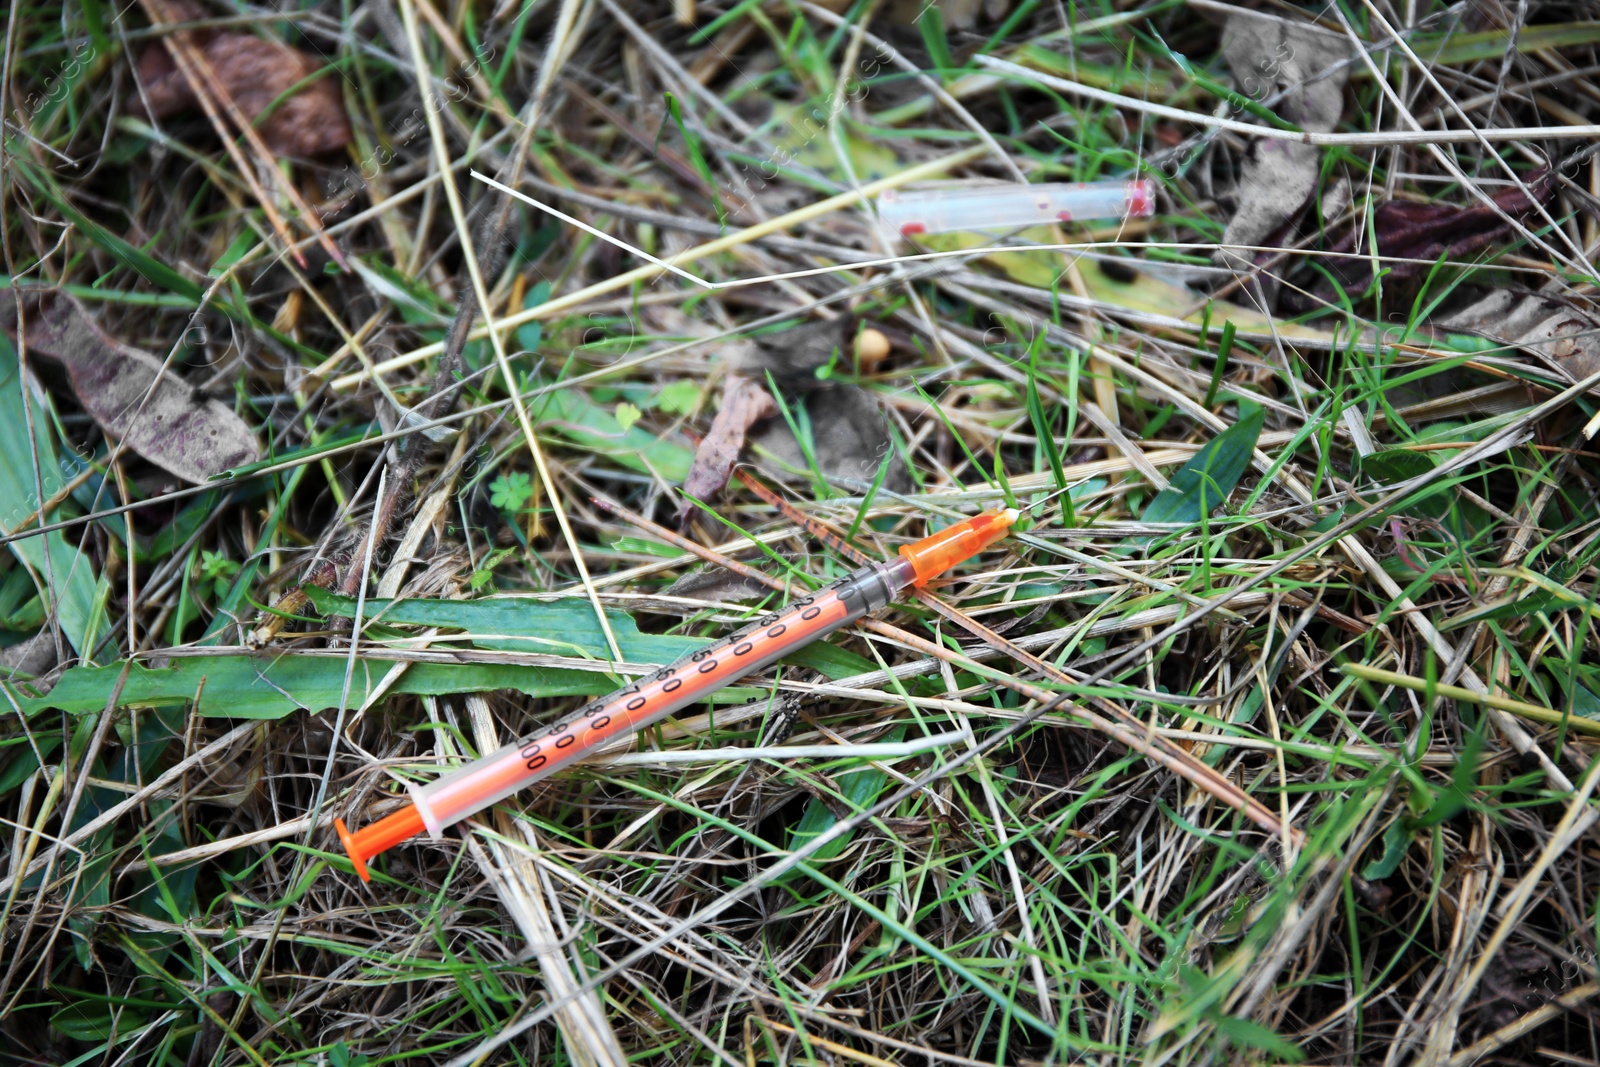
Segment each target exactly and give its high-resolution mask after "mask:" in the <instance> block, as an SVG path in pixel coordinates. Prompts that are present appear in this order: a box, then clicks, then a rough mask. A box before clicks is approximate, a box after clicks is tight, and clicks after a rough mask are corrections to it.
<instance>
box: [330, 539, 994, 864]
mask: <svg viewBox="0 0 1600 1067" xmlns="http://www.w3.org/2000/svg"><path fill="white" fill-rule="evenodd" d="M1017 515H1018V513H1017V512H1016V511H1011V510H1006V511H985V512H983V513H982V514H979V515H975V516H973V517H972V518H970V519H967V520H965V521H963V522H959V523H957V524H955V525H954V526H951V527H949V528H947V529H944V530H941V531H939V532H938V533H936V534H934V535H932V536H931V537H925V538H923V539H922V540H921V541H918V542H916V543H915V544H911V545H907V546H905V547H904V548H902V549H901V550H900V556H899V558H897V559H895V560H893V561H892V562H889V563H869V564H867V565H866V566H865V567H862V568H860V569H859V570H856V571H853V572H851V573H850V574H849V575H847V576H845V577H844V578H841V579H839V580H838V581H837V582H834V583H833V584H832V585H830V586H828V587H827V588H826V589H821V590H818V591H817V592H816V593H813V594H812V595H810V596H806V597H802V598H800V599H799V600H796V601H793V602H791V603H790V604H789V605H788V606H786V607H785V608H784V609H783V610H781V611H778V612H774V613H772V614H770V615H767V616H765V617H763V618H761V619H758V620H756V621H755V622H754V623H752V624H750V625H749V626H746V627H745V628H743V629H742V630H739V631H738V632H737V633H734V634H732V635H730V636H729V637H726V638H724V639H722V640H721V641H718V642H715V643H713V644H711V645H708V646H706V647H705V648H702V649H699V650H697V651H695V652H693V653H690V654H689V655H687V656H684V657H683V658H682V659H679V660H678V661H677V662H675V663H670V664H668V665H667V666H665V667H663V668H661V669H660V670H658V671H656V672H655V673H654V674H650V675H647V676H645V677H643V678H641V679H639V680H638V681H636V682H634V683H633V684H632V685H630V686H628V687H627V688H625V689H620V690H618V691H617V692H615V693H612V694H610V695H608V696H604V697H601V698H599V699H598V700H595V701H592V702H590V703H588V704H585V705H584V706H583V707H581V708H579V709H578V710H577V711H575V712H573V713H572V714H570V715H567V716H566V717H564V718H562V719H561V720H559V721H558V722H556V723H554V724H552V725H549V726H545V727H541V728H540V729H538V730H535V731H534V732H533V733H531V734H529V735H528V736H526V737H524V738H522V739H521V740H518V741H515V742H513V743H512V744H509V745H507V746H505V747H504V748H502V749H500V750H499V751H497V752H491V753H490V754H489V755H487V756H484V757H482V758H480V759H476V760H473V761H472V762H471V763H468V764H465V765H463V766H462V767H460V768H458V769H457V770H454V771H451V772H450V773H449V774H446V775H444V776H443V777H441V778H439V779H437V780H436V781H433V782H430V783H428V784H427V785H424V786H417V787H413V788H412V790H411V800H412V802H411V803H410V804H408V805H407V806H406V807H404V808H402V809H401V810H400V811H397V812H395V813H394V814H393V815H390V816H388V817H386V818H384V819H381V820H379V821H378V822H376V823H374V824H373V825H371V826H368V827H366V828H365V829H363V830H361V831H360V832H359V833H351V832H350V831H349V829H348V828H346V826H345V825H344V822H343V820H339V821H336V822H335V824H334V825H335V828H336V829H337V830H338V832H339V839H340V840H341V841H342V842H343V843H344V847H345V851H346V852H347V853H349V856H350V860H351V862H352V863H353V864H354V865H355V869H356V873H357V874H358V875H360V876H361V878H362V879H363V880H369V879H370V876H369V874H368V872H367V860H369V859H371V858H372V857H373V856H376V855H377V854H378V853H380V852H383V851H384V850H386V849H389V848H392V847H394V846H395V845H397V844H399V843H401V842H402V841H405V840H407V839H409V838H411V837H415V836H416V835H417V834H420V833H422V832H423V831H424V830H426V831H428V832H430V833H431V834H432V835H433V836H434V837H439V836H440V835H441V834H442V833H443V832H444V828H445V827H447V826H450V825H453V824H454V823H457V822H460V821H461V820H462V819H465V818H466V817H467V816H469V815H472V814H474V813H475V812H478V811H482V810H483V809H484V808H486V807H488V806H489V805H491V804H493V803H494V802H495V801H497V800H503V799H504V798H506V797H508V796H510V795H511V794H512V793H515V792H517V791H518V790H520V789H524V788H526V787H527V786H529V785H532V784H533V783H534V782H537V781H538V780H539V779H541V778H543V777H545V776H546V775H549V774H552V773H554V772H555V771H557V770H559V769H561V768H562V767H566V766H569V765H571V764H573V763H576V762H577V761H579V760H581V759H583V758H584V757H586V756H589V755H591V754H593V753H594V752H596V751H597V750H599V749H601V748H604V747H605V746H607V745H609V744H610V743H611V742H613V741H616V740H618V739H619V738H623V737H627V736H629V735H631V734H633V733H635V732H636V731H638V730H642V729H644V728H645V727H646V726H649V725H650V724H651V723H653V722H655V721H657V720H658V719H660V718H662V717H663V716H666V715H670V714H672V713H673V712H674V711H677V710H678V709H680V708H683V707H686V706H688V705H690V704H695V703H698V702H699V701H702V700H704V699H705V698H706V697H708V696H709V695H711V694H712V693H714V692H716V691H717V690H718V689H721V688H722V687H724V686H726V685H728V684H730V683H732V682H734V681H736V680H738V679H739V678H742V677H743V676H744V675H746V674H749V673H750V672H751V671H755V670H759V669H761V668H762V667H765V666H767V665H768V664H770V663H772V662H773V661H775V660H778V659H781V658H782V657H784V656H786V655H788V654H789V653H791V652H794V651H795V650H797V649H799V648H802V647H804V646H805V645H808V644H810V643H811V642H813V641H815V640H817V639H819V638H821V637H825V636H827V635H828V634H830V633H832V632H833V631H835V630H837V629H839V628H840V627H841V626H845V625H848V624H849V623H850V622H852V621H854V620H856V619H859V618H860V617H861V616H863V615H865V614H867V613H868V612H872V611H877V610H879V609H880V608H882V607H884V606H885V605H887V604H888V603H889V601H891V600H893V599H894V598H895V597H896V596H897V595H899V594H900V592H902V591H903V590H904V589H905V588H906V587H907V586H909V585H913V584H915V585H918V586H921V585H924V584H926V583H927V581H928V579H930V578H932V577H934V576H935V575H937V574H940V573H943V572H944V571H945V570H948V569H949V568H950V567H953V566H955V565H956V564H958V563H960V562H961V561H962V560H965V559H969V558H971V557H972V556H973V555H975V554H976V553H978V552H981V551H982V550H983V549H984V548H986V547H988V546H989V545H991V544H993V543H994V542H995V541H997V540H999V538H1000V537H1002V536H1004V534H1005V532H1006V531H1007V530H1008V529H1010V528H1011V525H1012V523H1014V522H1015V521H1016V519H1017Z"/></svg>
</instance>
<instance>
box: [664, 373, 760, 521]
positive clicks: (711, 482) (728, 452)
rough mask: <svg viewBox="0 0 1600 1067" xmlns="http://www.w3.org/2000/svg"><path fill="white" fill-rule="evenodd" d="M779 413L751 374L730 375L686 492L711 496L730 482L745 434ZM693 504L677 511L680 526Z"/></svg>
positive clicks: (701, 497) (691, 468) (685, 485)
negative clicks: (745, 375) (757, 424)
mask: <svg viewBox="0 0 1600 1067" xmlns="http://www.w3.org/2000/svg"><path fill="white" fill-rule="evenodd" d="M777 413H778V408H777V406H776V405H775V404H773V402H772V397H771V396H769V395H767V391H766V390H765V389H763V388H762V387H761V386H760V385H758V384H756V383H755V382H753V381H751V380H750V379H749V378H746V377H743V376H742V375H738V374H730V375H728V381H727V384H726V385H725V386H724V387H723V392H722V407H721V408H719V409H718V410H717V415H716V418H714V419H712V420H711V432H710V433H708V434H706V436H705V439H704V440H702V441H701V442H700V447H699V448H696V449H695V451H694V461H693V462H692V463H690V464H689V474H688V477H686V478H685V479H684V481H683V494H684V496H685V497H689V498H692V499H694V500H702V501H705V500H711V499H712V498H713V497H715V496H716V494H717V493H720V492H721V491H722V487H723V486H725V485H727V484H728V475H729V474H731V473H732V472H733V465H734V464H735V463H737V462H738V461H739V453H740V452H741V451H743V450H744V439H745V435H746V434H748V433H749V432H750V427H752V426H754V425H755V424H756V423H758V422H760V421H761V420H762V419H768V418H771V417H772V416H773V415H776V414H777ZM693 511H694V505H693V504H692V503H690V502H689V501H687V500H686V501H685V502H684V504H683V507H682V508H681V509H679V511H678V526H679V527H680V528H682V527H684V526H686V525H687V524H688V521H689V516H690V514H691V513H692V512H693Z"/></svg>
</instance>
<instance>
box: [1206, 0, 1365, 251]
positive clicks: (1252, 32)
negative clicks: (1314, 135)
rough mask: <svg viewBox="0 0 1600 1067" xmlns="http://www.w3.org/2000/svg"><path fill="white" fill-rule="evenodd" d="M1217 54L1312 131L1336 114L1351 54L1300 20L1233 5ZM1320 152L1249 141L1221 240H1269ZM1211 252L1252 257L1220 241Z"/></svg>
mask: <svg viewBox="0 0 1600 1067" xmlns="http://www.w3.org/2000/svg"><path fill="white" fill-rule="evenodd" d="M1222 54H1223V56H1224V58H1226V59H1227V61H1228V66H1229V68H1230V69H1231V70H1232V71H1233V78H1234V82H1235V84H1236V85H1237V86H1238V87H1239V90H1240V92H1242V93H1244V94H1245V95H1246V96H1249V97H1251V98H1252V99H1255V100H1267V99H1271V98H1273V97H1276V96H1277V95H1278V94H1280V93H1282V94H1283V99H1281V100H1279V101H1277V102H1276V103H1275V104H1273V105H1272V107H1273V110H1274V112H1275V113H1277V114H1278V115H1280V116H1282V117H1283V118H1284V119H1285V120H1287V121H1289V122H1292V123H1294V124H1295V125H1297V126H1299V127H1300V128H1301V129H1304V130H1312V131H1316V132H1326V131H1328V130H1332V129H1333V127H1334V125H1335V124H1336V123H1337V122H1338V121H1339V115H1340V112H1342V111H1343V110H1344V87H1345V82H1346V81H1347V80H1348V69H1349V68H1348V67H1347V66H1345V65H1343V61H1344V60H1346V59H1348V58H1349V55H1350V45H1349V42H1348V41H1346V40H1345V38H1343V37H1341V36H1339V35H1338V34H1335V33H1330V32H1328V31H1327V30H1324V29H1320V28H1318V27H1316V26H1311V25H1307V24H1306V23H1303V22H1295V21H1291V20H1289V19H1284V18H1279V17H1277V16H1274V15H1266V14H1262V13H1261V12H1256V11H1244V10H1239V9H1234V10H1233V11H1232V12H1231V13H1230V14H1229V15H1228V17H1227V22H1226V24H1225V26H1224V29H1223V33H1222ZM1330 71H1331V73H1328V72H1330ZM1323 75H1326V76H1323ZM1320 158H1321V150H1320V149H1318V148H1317V147H1316V146H1315V145H1308V144H1300V143H1299V142H1295V141H1281V140H1258V141H1256V142H1254V143H1253V144H1252V145H1251V146H1250V152H1249V155H1247V156H1246V157H1245V161H1244V167H1243V172H1242V174H1241V175H1240V179H1239V205H1238V208H1237V209H1236V210H1235V211H1234V215H1233V218H1232V219H1230V220H1229V221H1228V228H1227V231H1226V232H1225V233H1224V234H1223V237H1222V243H1223V244H1224V245H1225V246H1227V245H1231V246H1239V245H1261V244H1269V243H1274V242H1273V241H1271V240H1269V237H1277V236H1278V234H1277V231H1279V230H1282V229H1283V228H1284V227H1285V226H1286V224H1288V223H1290V222H1292V221H1293V220H1296V219H1298V218H1299V217H1300V215H1301V214H1302V213H1303V212H1304V211H1305V209H1306V207H1307V206H1308V205H1309V204H1310V202H1311V194H1312V192H1313V191H1314V190H1315V189H1316V185H1317V170H1318V163H1319V161H1320ZM1289 236H1291V234H1287V233H1286V234H1284V235H1283V237H1285V238H1287V237H1289ZM1216 258H1217V261H1218V262H1219V263H1221V264H1223V265H1232V266H1236V267H1244V266H1246V265H1248V264H1251V263H1253V262H1255V261H1256V260H1257V258H1258V257H1256V256H1253V255H1251V254H1250V253H1243V252H1237V251H1229V250H1228V249H1227V248H1221V249H1218V251H1217V253H1216Z"/></svg>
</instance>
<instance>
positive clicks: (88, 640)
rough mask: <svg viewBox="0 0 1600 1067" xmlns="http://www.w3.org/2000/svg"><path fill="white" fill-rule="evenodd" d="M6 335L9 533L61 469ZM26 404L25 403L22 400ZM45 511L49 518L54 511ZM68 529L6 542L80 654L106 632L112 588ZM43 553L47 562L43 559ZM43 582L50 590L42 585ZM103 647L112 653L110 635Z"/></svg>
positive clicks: (0, 380) (3, 378) (0, 354)
mask: <svg viewBox="0 0 1600 1067" xmlns="http://www.w3.org/2000/svg"><path fill="white" fill-rule="evenodd" d="M24 394H25V387H24V384H23V381H22V375H21V371H20V369H19V367H18V363H17V352H16V349H15V348H13V347H12V345H11V341H10V339H9V338H7V337H6V336H5V335H4V334H0V530H3V531H4V532H5V533H8V534H9V533H14V532H16V531H17V530H19V529H21V528H22V524H23V522H24V521H25V520H27V519H28V518H29V516H31V515H32V514H33V513H34V512H35V511H37V510H38V509H39V503H40V501H39V492H40V490H42V491H43V493H44V497H45V499H47V500H48V499H49V498H50V497H52V496H54V495H55V494H56V493H57V492H59V491H60V489H61V487H62V485H63V484H64V479H63V476H62V468H61V465H60V463H59V462H58V461H57V458H56V450H55V445H54V443H53V442H52V440H51V436H50V432H49V425H50V420H49V418H48V417H47V414H46V412H45V410H44V409H43V407H42V406H41V405H40V404H39V403H38V402H37V401H36V400H35V399H34V398H33V396H32V395H31V394H27V399H26V401H24ZM25 403H26V407H25V406H24V404H25ZM27 408H32V418H33V430H34V437H33V446H32V447H31V448H30V446H29V441H28V418H29V413H28V410H27ZM34 449H37V450H38V455H39V478H38V481H37V482H36V481H35V479H34V469H33V452H34ZM58 517H59V516H57V515H54V514H52V515H50V516H48V518H49V519H55V518H58ZM68 532H69V531H64V530H56V531H53V532H51V533H47V534H42V535H38V536H34V537H24V538H22V539H21V540H18V541H12V542H11V544H10V546H9V547H10V549H11V552H12V554H13V555H15V556H16V557H17V558H18V559H19V560H21V561H22V562H23V563H25V564H26V565H27V566H28V569H29V570H30V571H32V572H33V574H34V577H35V581H37V582H38V583H39V585H40V589H41V591H42V592H43V593H44V595H45V601H46V602H47V603H51V604H54V605H55V608H56V614H57V617H58V618H59V619H60V621H61V632H62V633H63V634H64V635H65V636H66V638H67V640H68V641H69V642H71V644H72V647H73V648H74V649H76V650H77V652H78V654H79V655H80V656H84V657H88V656H91V655H92V654H93V653H94V650H95V648H96V646H97V645H99V643H100V639H101V638H102V637H104V636H105V635H106V631H107V627H108V625H109V622H108V620H107V618H106V598H107V596H109V594H110V587H109V586H108V585H107V584H106V583H105V582H104V581H102V580H99V579H98V578H97V577H96V576H95V573H94V568H93V566H92V565H91V564H90V562H89V558H88V557H87V556H85V555H83V554H82V553H81V552H79V551H78V549H77V546H76V544H75V543H69V542H68V541H67V538H66V534H67V533H68ZM47 558H48V561H49V564H48V568H47V566H46V559H47ZM46 587H48V589H46ZM112 640H113V643H112V644H111V645H110V646H109V647H110V648H111V651H112V653H113V654H116V651H117V649H116V647H115V643H114V640H115V639H112Z"/></svg>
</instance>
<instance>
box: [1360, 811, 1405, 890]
mask: <svg viewBox="0 0 1600 1067" xmlns="http://www.w3.org/2000/svg"><path fill="white" fill-rule="evenodd" d="M1410 847H1411V831H1410V830H1408V829H1406V827H1405V825H1404V823H1403V820H1400V819H1396V820H1395V821H1394V822H1392V823H1390V824H1389V828H1388V829H1387V830H1385V831H1384V832H1383V855H1381V856H1379V857H1378V858H1377V859H1375V860H1373V861H1372V862H1371V863H1369V864H1367V865H1366V867H1365V868H1363V869H1362V871H1361V877H1363V878H1365V879H1367V880H1368V881H1376V880H1378V879H1380V878H1387V877H1389V876H1390V875H1391V874H1393V873H1394V872H1395V871H1396V870H1398V869H1399V868H1400V861H1401V860H1403V859H1405V858H1406V850H1407V849H1408V848H1410Z"/></svg>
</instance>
